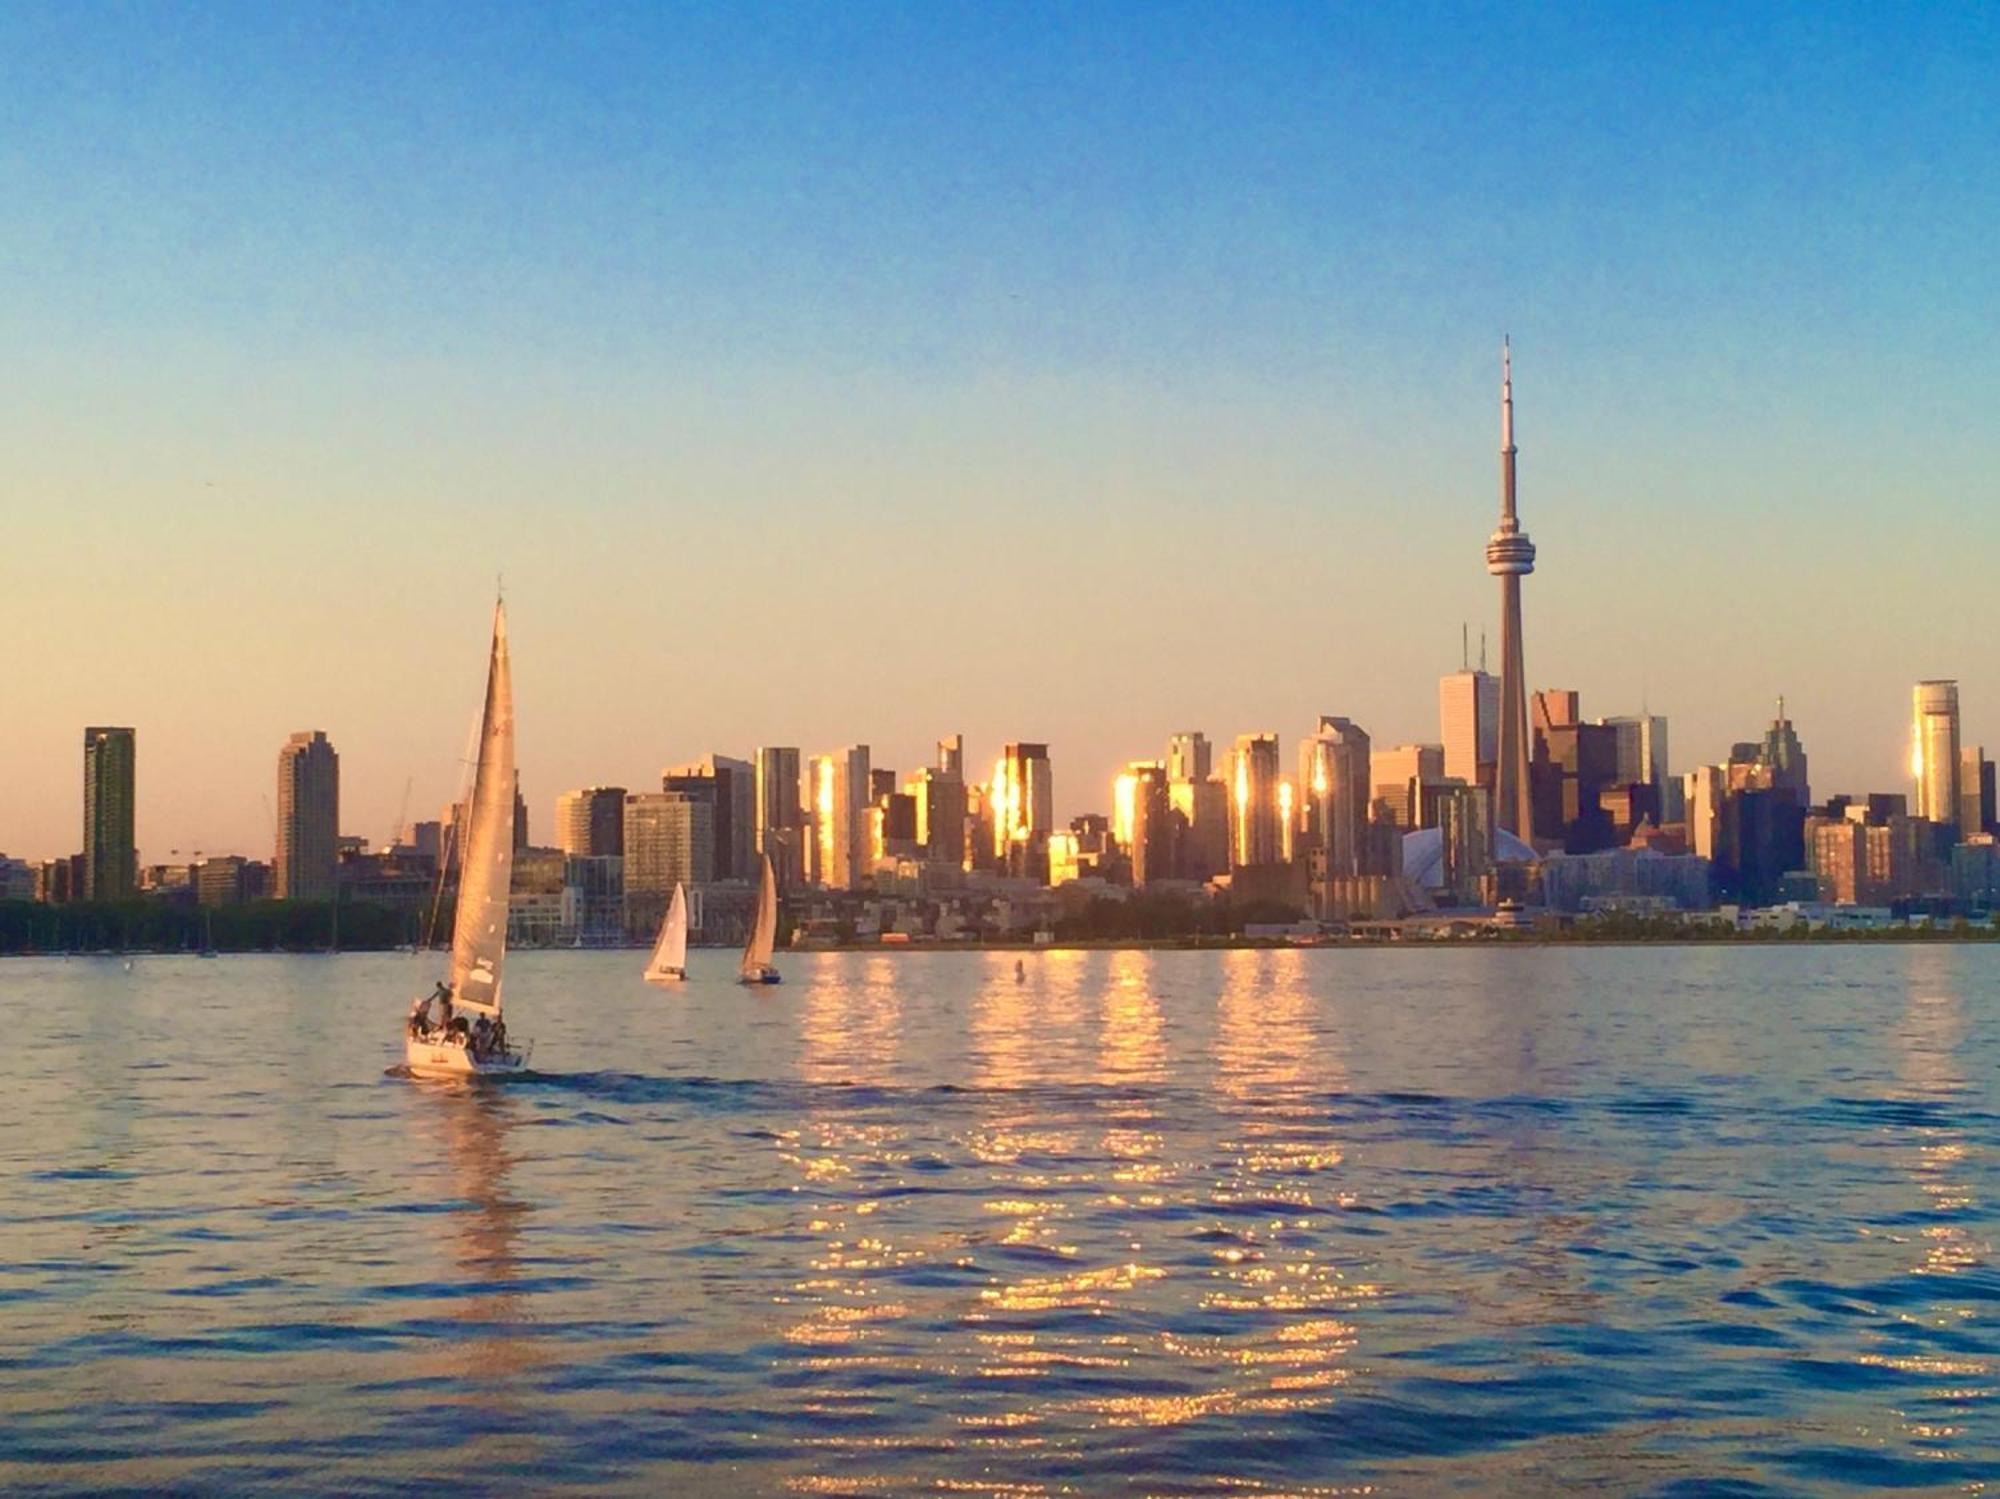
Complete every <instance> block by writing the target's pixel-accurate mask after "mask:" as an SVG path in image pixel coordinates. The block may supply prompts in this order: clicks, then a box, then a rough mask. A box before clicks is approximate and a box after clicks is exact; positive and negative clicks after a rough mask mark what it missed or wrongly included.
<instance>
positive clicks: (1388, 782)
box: [1368, 744, 1444, 833]
mask: <svg viewBox="0 0 2000 1499" xmlns="http://www.w3.org/2000/svg"><path fill="white" fill-rule="evenodd" d="M1368 759H1369V768H1368V776H1369V780H1370V781H1371V783H1372V784H1373V788H1374V799H1375V800H1376V801H1377V802H1379V803H1383V804H1385V805H1386V806H1387V808H1388V814H1389V820H1390V821H1392V822H1394V823H1395V825H1396V826H1397V827H1399V828H1401V829H1402V830H1403V831H1404V832H1406V833H1408V832H1414V831H1415V830H1416V829H1418V828H1420V827H1422V826H1423V805H1424V804H1423V788H1424V783H1425V782H1427V781H1441V780H1443V779H1444V746H1443V745H1441V744H1398V745H1395V746H1393V747H1391V748H1389V749H1379V750H1376V751H1374V752H1373V753H1372V754H1371V755H1370V756H1369V757H1368Z"/></svg>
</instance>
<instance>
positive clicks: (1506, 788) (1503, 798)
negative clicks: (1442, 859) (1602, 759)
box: [1486, 340, 1535, 845]
mask: <svg viewBox="0 0 2000 1499" xmlns="http://www.w3.org/2000/svg"><path fill="white" fill-rule="evenodd" d="M1486 570H1487V571H1488V572H1489V573H1492V574H1493V575H1494V576H1495V577H1497V578H1498V579H1499V580H1500V767H1499V773H1498V776H1497V780H1496V784H1495V786H1494V788H1493V800H1494V802H1495V804H1496V805H1495V809H1494V810H1495V814H1496V819H1497V821H1498V823H1499V825H1500V826H1501V827H1502V828H1504V829H1506V830H1507V831H1508V832H1510V833H1512V834H1513V835H1514V836H1515V837H1516V838H1519V839H1520V840H1521V841H1522V842H1523V843H1526V844H1529V845H1532V844H1533V843H1534V841H1535V804H1534V797H1533V795H1532V794H1531V790H1530V787H1529V785H1528V674H1527V671H1526V669H1525V668H1524V667H1523V666H1522V664H1521V579H1522V578H1524V577H1526V576H1527V575H1528V574H1529V573H1531V572H1533V571H1534V570H1535V544H1534V543H1533V542H1532V541H1530V540H1528V533H1527V532H1526V531H1523V530H1522V529H1521V521H1520V517H1518V516H1517V515H1516V514H1515V513H1514V361H1513V351H1512V350H1511V349H1510V348H1509V347H1508V345H1507V342H1506V341H1505V340H1502V341H1501V344H1500V529H1499V530H1497V531H1495V532H1494V533H1493V536H1492V539H1491V540H1489V541H1488V542H1487V543H1486Z"/></svg>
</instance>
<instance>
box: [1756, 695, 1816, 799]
mask: <svg viewBox="0 0 2000 1499" xmlns="http://www.w3.org/2000/svg"><path fill="white" fill-rule="evenodd" d="M1757 763H1758V764H1760V765H1762V766H1763V767H1764V769H1765V771H1766V772H1767V774H1768V784H1769V785H1770V786H1771V788H1772V789H1773V790H1774V791H1782V792H1784V793H1785V794H1786V795H1787V796H1789V797H1791V799H1792V800H1793V801H1795V802H1797V803H1798V804H1799V805H1800V806H1801V807H1804V806H1810V805H1811V803H1812V785H1811V781H1810V778H1809V777H1808V775H1807V768H1806V747H1805V746H1804V745H1803V744H1801V743H1800V742H1799V736H1798V731H1797V730H1795V729H1794V728H1793V727H1792V721H1791V720H1790V719H1789V718H1787V717H1785V700H1784V699H1783V698H1779V699H1778V716H1777V717H1776V718H1774V719H1772V720H1771V726H1770V727H1769V728H1768V729H1766V730H1765V731H1764V742H1763V744H1762V746H1761V747H1760V748H1759V749H1758V752H1757Z"/></svg>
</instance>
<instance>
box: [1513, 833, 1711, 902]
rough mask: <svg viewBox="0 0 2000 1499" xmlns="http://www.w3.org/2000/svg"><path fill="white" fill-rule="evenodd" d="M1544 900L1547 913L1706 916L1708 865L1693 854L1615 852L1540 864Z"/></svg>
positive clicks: (1558, 858) (1568, 856) (1562, 857)
mask: <svg viewBox="0 0 2000 1499" xmlns="http://www.w3.org/2000/svg"><path fill="white" fill-rule="evenodd" d="M1541 877H1542V899H1543V900H1544V901H1545V902H1546V903H1547V905H1548V908H1549V909H1550V910H1551V911H1559V912H1562V913H1564V914H1565V915H1568V914H1574V913H1578V912H1583V911H1602V910H1614V909H1617V908H1619V907H1625V908H1627V909H1641V910H1644V909H1657V908H1659V907H1661V906H1666V907H1671V908H1673V909H1675V910H1681V911H1704V910H1707V909H1708V907H1709V903H1710V898H1711V891H1710V887H1709V863H1708V860H1706V859H1704V858H1701V857H1699V856H1698V855H1694V854H1667V853H1661V852H1658V851H1656V850H1654V849H1649V848H1647V849H1641V848H1614V849H1605V850H1603V851H1601V852H1599V853H1594V854H1562V855H1557V856H1555V857H1553V858H1549V859H1545V860H1543V861H1542V867H1541Z"/></svg>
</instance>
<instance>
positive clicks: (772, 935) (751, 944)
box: [736, 854, 778, 984]
mask: <svg viewBox="0 0 2000 1499" xmlns="http://www.w3.org/2000/svg"><path fill="white" fill-rule="evenodd" d="M777 945H778V877H777V876H776V875H774V874H773V873H771V856H770V855H769V854H766V855H764V884H763V887H762V888H761V889H759V890H758V892H757V919H756V920H755V921H753V922H751V924H750V940H749V941H748V942H746V943H744V944H743V967H742V969H741V970H740V971H739V972H738V973H737V976H736V977H737V982H738V983H743V984H775V983H777V982H778V970H777V969H776V968H774V967H772V966H771V953H772V951H773V950H774V949H775V948H776V947H777Z"/></svg>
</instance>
